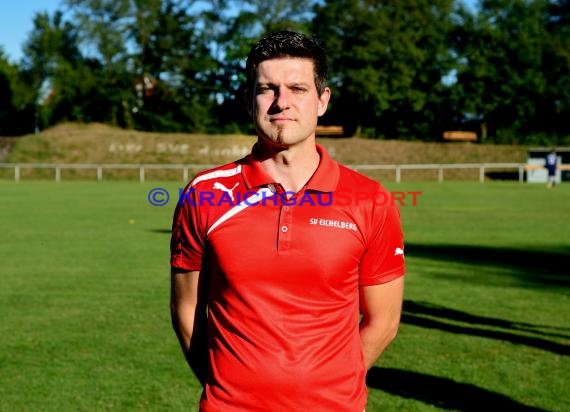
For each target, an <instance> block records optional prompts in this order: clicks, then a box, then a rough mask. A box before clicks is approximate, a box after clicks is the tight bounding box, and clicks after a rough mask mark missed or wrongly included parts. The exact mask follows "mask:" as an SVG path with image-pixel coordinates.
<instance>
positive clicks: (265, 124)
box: [252, 57, 330, 148]
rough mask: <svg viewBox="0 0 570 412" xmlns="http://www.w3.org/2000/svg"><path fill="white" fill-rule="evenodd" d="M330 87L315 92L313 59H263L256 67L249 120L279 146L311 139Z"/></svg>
mask: <svg viewBox="0 0 570 412" xmlns="http://www.w3.org/2000/svg"><path fill="white" fill-rule="evenodd" d="M329 98H330V90H329V89H328V88H326V89H325V91H324V92H323V94H322V95H321V96H319V95H318V92H317V89H316V85H315V79H314V72H313V62H312V61H311V60H309V59H303V58H290V57H285V58H279V59H272V60H266V61H263V62H261V63H260V64H259V66H258V67H257V79H256V82H255V84H254V90H253V112H252V114H253V120H254V122H255V126H256V128H257V132H258V135H259V137H260V138H261V139H264V140H265V141H268V142H269V143H271V144H273V145H277V146H280V147H283V148H287V147H290V146H292V145H295V144H297V143H300V142H304V141H306V140H307V139H308V138H312V139H314V136H315V127H316V125H317V118H318V117H319V116H321V115H323V114H324V113H325V111H326V109H327V105H328V102H329Z"/></svg>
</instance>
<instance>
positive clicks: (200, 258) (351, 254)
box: [171, 146, 404, 412]
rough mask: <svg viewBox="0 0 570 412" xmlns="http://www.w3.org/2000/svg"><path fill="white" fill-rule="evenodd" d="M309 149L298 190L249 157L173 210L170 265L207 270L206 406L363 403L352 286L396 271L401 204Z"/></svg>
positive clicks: (195, 186) (205, 176)
mask: <svg viewBox="0 0 570 412" xmlns="http://www.w3.org/2000/svg"><path fill="white" fill-rule="evenodd" d="M317 149H318V151H319V154H320V163H319V166H318V168H317V170H316V172H315V173H314V175H313V176H312V177H311V179H310V180H309V182H308V183H307V184H306V186H305V187H304V188H303V189H302V190H301V191H299V192H298V193H296V194H293V193H285V192H284V190H283V188H282V187H281V185H279V184H278V183H277V182H275V181H274V180H273V179H272V178H271V177H269V176H268V175H267V174H266V173H265V171H264V170H263V168H262V167H261V164H260V163H259V162H258V161H257V160H256V159H255V157H254V155H252V154H250V155H248V156H247V157H245V158H244V159H242V160H239V161H237V162H234V163H231V164H228V165H225V166H221V167H218V168H215V169H213V170H209V171H206V172H203V173H200V174H198V175H197V176H196V177H195V178H194V179H193V181H192V182H190V184H189V185H188V186H187V188H186V191H185V196H184V199H183V201H182V202H181V203H182V205H181V206H179V207H177V209H176V212H175V216H174V222H173V235H172V242H171V265H172V266H173V267H176V268H180V269H184V270H188V271H190V270H200V271H201V276H207V277H208V278H209V290H208V327H209V365H210V367H209V373H208V376H207V379H206V385H205V388H204V392H203V395H202V399H201V402H200V408H201V410H202V411H205V412H209V411H216V412H219V411H224V412H226V411H227V412H231V411H240V412H243V411H274V412H278V411H283V412H292V411H335V412H341V411H347V412H348V411H350V412H355V411H358V412H360V411H362V410H363V409H364V407H365V404H366V398H367V390H366V384H365V376H366V369H365V366H364V362H363V355H362V347H361V341H360V335H359V330H358V323H359V315H360V313H359V285H375V284H380V283H385V282H389V281H391V280H393V279H395V278H397V277H399V276H402V275H403V274H404V258H403V253H402V250H403V236H402V230H401V226H400V220H399V212H398V209H397V207H396V206H394V205H392V204H390V202H380V201H377V200H376V201H373V199H389V198H390V196H389V194H388V193H387V191H386V190H385V189H384V188H383V187H382V186H381V185H380V184H379V183H377V182H375V181H373V180H371V179H369V178H367V177H365V176H363V175H361V174H359V173H357V172H354V171H352V170H350V169H348V168H346V167H344V166H342V165H339V164H338V163H337V162H335V161H333V160H332V159H331V158H330V157H329V155H328V154H327V153H326V151H325V150H324V149H323V148H322V147H320V146H317ZM378 193H381V194H382V195H383V196H377V195H378ZM367 194H369V196H368V195H367Z"/></svg>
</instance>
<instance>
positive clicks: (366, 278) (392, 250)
mask: <svg viewBox="0 0 570 412" xmlns="http://www.w3.org/2000/svg"><path fill="white" fill-rule="evenodd" d="M366 242H367V247H366V250H365V252H364V254H363V256H362V258H361V260H360V265H359V277H360V284H361V285H362V286H372V285H378V284H381V283H387V282H390V281H391V280H394V279H396V278H398V277H400V276H403V275H404V273H405V264H404V236H403V232H402V226H401V222H400V211H399V210H398V208H397V207H396V206H395V205H387V206H375V208H374V212H373V215H372V218H371V227H370V230H369V231H368V234H367V239H366Z"/></svg>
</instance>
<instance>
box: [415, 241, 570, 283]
mask: <svg viewBox="0 0 570 412" xmlns="http://www.w3.org/2000/svg"><path fill="white" fill-rule="evenodd" d="M406 254H407V256H409V257H420V258H428V259H434V260H444V261H449V262H454V263H456V262H461V263H465V264H472V265H484V266H496V267H497V268H498V271H497V272H496V273H493V276H492V277H491V276H488V275H485V272H486V273H488V270H486V271H481V273H479V274H478V276H477V277H474V276H471V277H469V278H468V277H466V276H465V275H464V274H462V273H458V274H457V277H461V278H462V280H469V281H472V282H479V283H482V284H487V285H488V284H497V283H500V282H501V281H502V280H503V279H501V277H502V276H503V277H505V276H508V277H509V278H511V279H512V278H515V279H516V280H517V282H520V283H522V284H523V285H525V286H531V287H539V286H544V287H556V288H558V289H560V288H568V287H570V275H569V272H570V271H569V261H570V259H569V256H570V248H561V249H558V250H556V251H553V252H547V251H537V250H530V249H528V250H522V249H509V248H491V247H484V246H462V245H459V246H458V245H446V244H439V245H424V244H417V243H411V244H406ZM504 269H510V270H511V271H513V274H508V275H505V274H504ZM446 276H449V275H448V274H446Z"/></svg>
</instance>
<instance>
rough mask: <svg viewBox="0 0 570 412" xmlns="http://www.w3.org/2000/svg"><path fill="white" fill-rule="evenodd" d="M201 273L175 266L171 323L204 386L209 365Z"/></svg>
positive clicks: (189, 363)
mask: <svg viewBox="0 0 570 412" xmlns="http://www.w3.org/2000/svg"><path fill="white" fill-rule="evenodd" d="M202 283H203V282H202V281H201V280H200V272H199V271H192V272H184V271H180V270H177V269H172V274H171V284H170V285H171V287H170V314H171V317H172V326H173V328H174V331H175V332H176V336H178V340H179V341H180V346H181V347H182V351H183V352H184V356H185V357H186V361H187V362H188V365H190V368H191V369H192V371H193V372H194V374H195V375H196V377H197V378H198V380H199V381H200V383H202V385H204V382H205V379H206V371H207V365H208V333H207V316H206V300H205V296H204V293H203V291H202V289H203V288H202Z"/></svg>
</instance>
